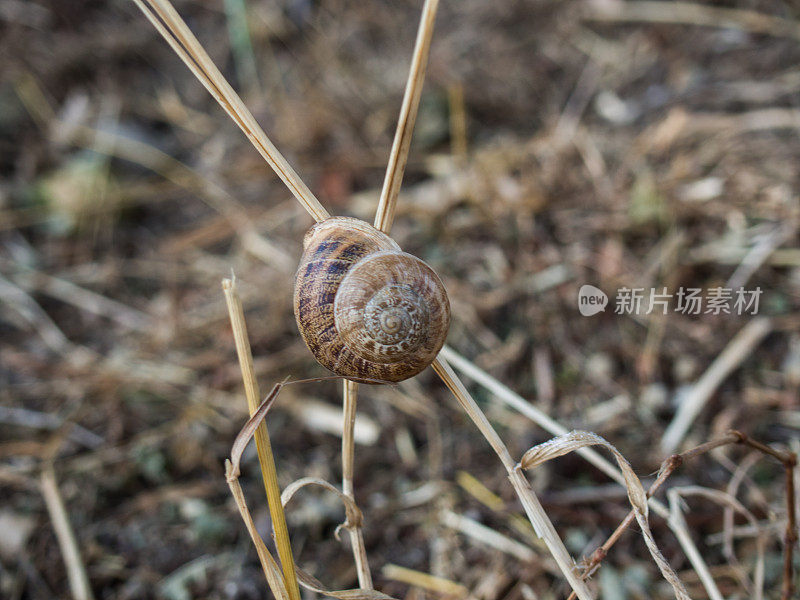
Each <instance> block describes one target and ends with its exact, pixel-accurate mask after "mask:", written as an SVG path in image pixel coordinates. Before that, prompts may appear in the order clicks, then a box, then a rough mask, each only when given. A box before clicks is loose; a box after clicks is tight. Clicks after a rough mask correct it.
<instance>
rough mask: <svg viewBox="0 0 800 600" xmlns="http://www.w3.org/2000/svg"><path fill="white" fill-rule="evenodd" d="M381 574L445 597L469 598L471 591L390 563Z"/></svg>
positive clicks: (450, 582) (445, 580) (456, 584)
mask: <svg viewBox="0 0 800 600" xmlns="http://www.w3.org/2000/svg"><path fill="white" fill-rule="evenodd" d="M381 573H382V574H383V576H384V577H386V579H391V580H393V581H401V582H403V583H407V584H409V585H413V586H414V587H418V588H422V589H423V590H428V591H430V592H435V593H438V594H443V595H445V596H452V597H454V598H466V597H467V596H469V590H468V589H467V588H465V587H464V586H463V585H461V584H460V583H456V582H454V581H450V580H449V579H445V578H444V577H436V576H435V575H430V574H429V573H423V572H421V571H415V570H414V569H408V568H406V567H401V566H399V565H394V564H391V563H389V564H388V565H385V566H384V567H383V569H381Z"/></svg>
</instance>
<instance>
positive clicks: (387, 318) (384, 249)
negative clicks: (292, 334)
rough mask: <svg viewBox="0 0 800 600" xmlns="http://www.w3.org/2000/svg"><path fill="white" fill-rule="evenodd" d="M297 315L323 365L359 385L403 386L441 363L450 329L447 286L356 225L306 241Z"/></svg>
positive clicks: (331, 226) (319, 231) (333, 224)
mask: <svg viewBox="0 0 800 600" xmlns="http://www.w3.org/2000/svg"><path fill="white" fill-rule="evenodd" d="M303 246H304V252H303V257H302V259H301V261H300V266H299V267H298V270H297V279H296V282H295V293H294V310H295V317H296V319H297V325H298V327H299V329H300V333H301V335H302V336H303V339H304V340H305V342H306V345H307V346H308V348H309V349H310V350H311V352H312V354H314V357H315V358H316V359H317V361H318V362H319V363H320V364H322V365H323V366H324V367H326V368H328V369H330V370H331V371H333V372H334V373H336V374H337V375H342V376H343V377H346V378H348V379H352V380H354V381H365V380H380V381H392V382H394V381H402V380H404V379H408V378H409V377H412V376H414V375H416V374H417V373H419V372H420V371H422V370H423V369H425V367H427V366H428V365H429V364H430V363H431V362H432V361H433V359H434V358H435V357H436V355H437V354H438V352H439V350H440V349H441V347H442V345H443V344H444V340H445V338H446V337H447V330H448V327H449V325H450V303H449V300H448V298H447V293H446V291H445V289H444V286H443V285H442V282H441V280H440V279H439V277H438V276H437V275H436V273H435V272H434V271H433V270H432V269H431V268H430V267H429V266H428V265H427V264H425V263H424V262H423V261H421V260H420V259H418V258H416V257H415V256H412V255H410V254H407V253H405V252H402V251H401V250H400V247H399V246H398V245H397V244H396V243H395V242H394V240H392V239H391V238H390V237H389V236H387V235H385V234H383V233H381V232H380V231H378V230H377V229H375V228H374V227H372V226H371V225H369V224H367V223H365V222H363V221H359V220H358V219H352V218H348V217H333V218H330V219H326V220H325V221H322V222H320V223H317V224H316V225H314V227H312V228H311V229H310V230H309V232H308V233H307V234H306V237H305V239H304V241H303Z"/></svg>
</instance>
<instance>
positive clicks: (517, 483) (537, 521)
mask: <svg viewBox="0 0 800 600" xmlns="http://www.w3.org/2000/svg"><path fill="white" fill-rule="evenodd" d="M433 368H434V370H435V371H436V373H437V374H438V375H439V377H440V378H441V380H442V381H443V382H444V383H445V385H446V386H447V387H448V388H449V389H450V391H451V392H453V395H454V396H455V397H456V400H458V402H459V404H460V405H461V407H462V408H463V409H464V411H466V413H467V415H469V417H470V419H472V422H473V423H475V425H476V426H477V428H478V429H479V430H480V432H481V433H482V434H483V437H485V438H486V441H487V442H489V445H490V446H491V447H492V449H493V450H494V451H495V453H496V454H497V456H498V457H499V458H500V461H501V462H502V463H503V466H504V467H505V468H506V471H507V472H508V478H509V480H510V481H511V485H512V486H513V487H514V491H515V492H516V493H517V496H518V497H519V500H520V502H521V503H522V506H523V508H524V509H525V513H526V514H527V515H528V519H530V522H531V525H533V528H534V530H535V531H536V534H537V535H538V536H539V537H540V538H542V540H544V543H545V544H546V545H547V549H548V550H549V551H550V553H551V554H552V555H553V558H554V559H555V561H556V563H557V564H558V567H559V568H560V569H561V572H562V573H563V574H564V577H566V579H567V581H568V582H569V584H570V586H571V587H572V589H573V590H574V591H575V593H576V594H577V595H578V598H580V599H581V600H590V599H592V598H594V596H593V595H592V592H591V591H590V590H589V588H588V587H587V586H586V583H585V582H584V581H583V579H581V577H580V575H579V573H578V570H577V568H576V567H575V562H574V561H573V560H572V557H571V556H570V555H569V552H567V549H566V548H565V547H564V543H563V542H562V541H561V538H560V537H558V533H557V532H556V530H555V528H554V527H553V524H552V523H551V522H550V519H549V517H548V516H547V513H546V512H545V511H544V508H542V505H541V503H540V502H539V499H538V498H537V497H536V494H534V492H533V489H531V486H530V484H529V483H528V480H527V479H525V476H524V475H523V473H522V471H521V470H520V469H517V465H516V463H515V462H514V460H513V459H512V458H511V454H510V453H509V452H508V448H506V445H505V444H504V443H503V440H502V439H500V436H499V435H498V434H497V432H496V431H495V430H494V428H493V427H492V425H491V423H489V419H487V418H486V415H485V414H483V411H482V410H481V409H480V407H479V406H478V404H477V403H476V402H475V400H474V399H473V398H472V396H470V394H469V392H467V389H466V388H465V387H464V384H463V383H461V381H460V380H459V379H458V376H457V375H456V374H455V372H454V371H453V369H451V368H450V365H448V364H447V363H446V362H445V361H444V359H443V358H441V357H439V358H437V359H436V360H434V361H433Z"/></svg>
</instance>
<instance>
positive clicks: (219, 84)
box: [133, 0, 330, 221]
mask: <svg viewBox="0 0 800 600" xmlns="http://www.w3.org/2000/svg"><path fill="white" fill-rule="evenodd" d="M133 1H134V2H135V3H136V5H137V6H138V7H139V8H140V9H141V11H142V12H143V13H144V14H145V16H146V17H147V18H148V20H149V21H150V22H151V23H152V24H153V26H154V27H155V28H156V29H157V30H158V32H159V33H160V34H161V35H162V37H163V38H164V39H165V40H166V41H167V42H168V43H169V45H170V46H171V47H172V49H173V50H174V51H175V53H176V54H177V55H178V56H179V57H180V58H181V60H182V61H183V62H184V63H185V64H186V66H187V67H189V69H190V70H191V71H192V73H193V74H194V76H195V77H197V79H198V80H199V81H200V82H201V83H202V84H203V86H204V87H205V88H206V89H207V90H208V91H209V93H211V95H212V96H213V97H214V99H215V100H216V101H217V102H218V103H219V105H220V106H221V107H222V108H223V109H224V110H225V112H226V113H228V116H230V118H231V119H232V120H233V121H234V122H235V123H236V124H237V125H238V126H239V128H240V129H241V130H242V131H243V132H244V134H245V135H246V136H247V139H248V140H250V143H251V144H253V146H254V147H255V148H256V150H258V152H259V154H261V156H262V157H264V160H266V161H267V163H269V165H270V166H271V167H272V168H273V169H274V171H275V172H276V173H277V174H278V176H279V177H280V178H281V180H282V181H283V182H284V183H285V184H286V187H288V188H289V190H290V191H291V192H292V194H293V195H294V197H295V198H297V200H298V201H299V202H300V204H301V205H302V206H303V208H305V209H306V211H307V212H308V214H310V215H311V216H312V217H313V218H314V219H315V220H316V221H322V220H324V219H326V218H328V217H329V216H330V214H329V213H328V211H327V210H325V208H324V207H323V206H322V204H320V202H319V200H317V198H316V197H315V196H314V194H313V193H312V192H311V190H310V189H308V186H306V184H305V183H303V180H302V179H300V176H299V175H298V174H297V173H296V172H295V170H294V169H293V168H292V167H291V165H290V164H289V163H288V162H287V161H286V159H285V158H284V157H283V155H282V154H281V153H280V152H279V151H278V149H277V148H276V147H275V145H274V144H273V143H272V142H271V141H270V139H269V138H268V137H267V134H266V133H264V130H263V129H261V126H260V125H259V124H258V122H257V121H256V120H255V117H253V115H252V113H251V112H250V111H249V110H248V108H247V107H246V106H245V104H244V102H243V101H242V99H241V98H240V97H239V95H238V94H237V93H236V92H235V91H234V90H233V88H232V87H231V85H230V84H229V83H228V81H227V80H226V79H225V77H224V76H223V75H222V73H220V71H219V69H217V67H216V65H214V62H213V61H212V60H211V58H210V57H209V56H208V54H207V53H206V51H205V50H204V49H203V47H202V45H201V44H200V42H198V41H197V38H195V36H194V34H193V33H192V32H191V30H190V29H189V27H188V26H187V25H186V23H184V21H183V19H181V17H180V15H179V14H178V13H177V11H176V10H175V8H174V7H173V6H172V4H170V2H169V1H168V0H133Z"/></svg>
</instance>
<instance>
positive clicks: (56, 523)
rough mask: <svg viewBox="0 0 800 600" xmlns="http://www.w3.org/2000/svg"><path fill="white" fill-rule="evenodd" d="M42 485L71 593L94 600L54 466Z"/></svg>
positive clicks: (82, 599) (47, 470) (79, 599)
mask: <svg viewBox="0 0 800 600" xmlns="http://www.w3.org/2000/svg"><path fill="white" fill-rule="evenodd" d="M40 483H41V489H42V496H43V497H44V503H45V505H46V506H47V512H48V513H49V514H50V520H51V521H52V522H53V530H54V531H55V533H56V539H57V540H58V546H59V548H60V549H61V556H62V557H63V558H64V564H65V566H66V568H67V579H68V580H69V589H70V593H71V594H72V597H73V598H74V599H75V600H94V595H93V594H92V588H91V586H90V585H89V577H88V576H87V575H86V567H85V566H84V564H83V559H82V558H81V552H80V550H79V549H78V541H77V540H76V539H75V532H74V530H73V529H72V524H71V523H70V522H69V516H68V515H67V509H66V508H65V507H64V500H63V499H62V498H61V492H60V491H59V489H58V482H57V481H56V474H55V472H54V471H53V468H52V466H50V465H48V466H47V467H45V469H44V470H43V471H42V476H41V480H40Z"/></svg>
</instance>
